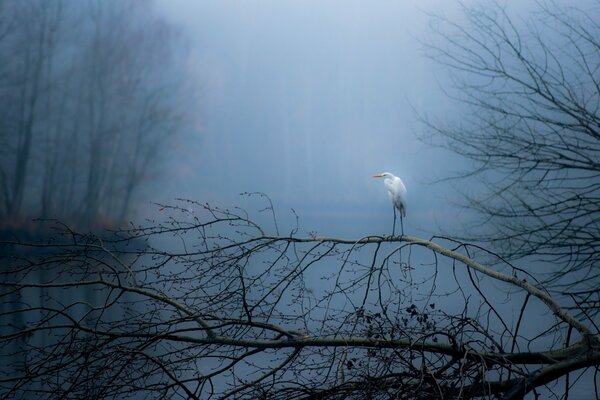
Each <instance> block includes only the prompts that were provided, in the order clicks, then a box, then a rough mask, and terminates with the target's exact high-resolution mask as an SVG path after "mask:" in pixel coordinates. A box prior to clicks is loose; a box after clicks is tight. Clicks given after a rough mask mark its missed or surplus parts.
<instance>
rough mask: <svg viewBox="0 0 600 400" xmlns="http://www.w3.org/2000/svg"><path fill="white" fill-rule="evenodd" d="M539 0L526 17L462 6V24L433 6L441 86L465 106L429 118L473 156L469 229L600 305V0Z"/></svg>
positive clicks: (466, 178)
mask: <svg viewBox="0 0 600 400" xmlns="http://www.w3.org/2000/svg"><path fill="white" fill-rule="evenodd" d="M539 6H540V7H539V9H538V10H537V11H536V12H534V13H533V14H531V15H530V17H529V18H526V19H523V20H521V19H517V18H514V17H511V16H510V13H509V11H507V10H506V9H505V8H504V7H502V6H500V5H498V4H490V3H486V4H485V5H477V6H474V7H472V8H465V10H464V11H465V16H466V19H465V21H463V22H461V23H460V24H459V23H454V22H452V21H449V20H447V19H444V18H439V17H435V18H434V24H433V26H434V28H435V29H436V30H437V33H438V34H439V35H443V38H442V39H441V40H439V41H431V42H430V43H429V45H428V46H429V47H428V48H429V50H430V55H431V56H432V57H434V58H435V59H436V60H439V61H440V62H441V63H442V64H443V65H445V66H447V67H448V69H449V70H450V71H451V73H452V77H453V78H454V83H455V87H454V89H455V90H454V91H452V90H451V89H448V90H449V92H450V93H452V96H453V98H455V99H456V100H458V101H459V102H461V103H462V105H463V106H464V107H465V109H466V110H465V112H464V113H461V114H460V115H459V116H458V118H457V120H455V121H451V122H449V123H448V122H447V121H446V122H445V123H439V122H438V121H433V120H427V119H425V123H426V124H427V125H428V126H429V128H431V130H433V131H434V132H436V133H438V134H439V135H438V136H437V139H439V138H441V139H442V142H441V144H442V145H443V146H444V147H447V148H449V149H451V150H452V151H454V152H456V153H458V154H460V155H462V156H464V157H466V158H467V159H469V160H472V161H473V169H472V170H470V171H467V172H466V173H465V174H464V175H462V179H463V180H462V181H461V185H462V187H463V189H464V187H468V188H470V190H469V191H466V190H463V193H464V194H465V196H466V200H467V201H466V204H467V207H468V208H470V209H472V210H474V211H476V212H477V213H478V215H480V216H481V218H480V219H479V221H477V223H475V224H473V226H469V228H468V232H469V235H468V237H465V239H466V240H477V241H479V242H484V243H487V245H488V246H491V247H490V248H494V249H495V250H496V251H497V252H498V253H499V254H501V255H502V256H503V257H505V258H507V259H510V260H523V259H527V260H528V262H532V261H534V262H535V261H541V263H540V264H538V265H542V267H541V268H543V269H544V270H545V272H546V273H547V276H546V278H545V281H546V284H547V285H548V286H547V287H548V288H549V289H552V290H556V291H557V293H563V294H566V295H568V296H570V297H571V298H572V300H573V301H574V303H575V304H576V306H577V307H578V306H579V305H584V308H587V309H589V310H590V311H593V312H596V310H597V306H598V300H599V294H600V292H599V287H600V286H599V285H598V282H599V281H600V280H599V279H600V275H599V273H600V272H599V270H598V268H597V265H598V263H599V262H600V240H599V238H600V225H599V224H598V221H599V220H600V202H599V201H598V200H599V196H600V113H599V109H600V23H599V21H600V20H599V19H598V18H597V16H598V15H599V13H600V4H599V3H598V2H597V1H591V2H584V3H577V5H575V4H574V3H573V5H569V6H561V5H558V4H556V3H554V2H551V1H549V2H542V3H541V4H539ZM578 7H579V8H578ZM437 139H436V140H434V142H435V143H438V144H440V142H439V141H438V140H437ZM476 178H479V180H478V181H476V180H475V179H476ZM475 182H479V183H480V184H481V186H480V187H481V189H480V190H478V185H477V184H475ZM465 183H466V185H465Z"/></svg>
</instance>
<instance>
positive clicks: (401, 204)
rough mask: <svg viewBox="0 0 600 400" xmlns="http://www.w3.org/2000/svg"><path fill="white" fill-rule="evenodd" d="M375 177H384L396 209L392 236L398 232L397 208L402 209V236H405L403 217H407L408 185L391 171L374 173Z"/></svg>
mask: <svg viewBox="0 0 600 400" xmlns="http://www.w3.org/2000/svg"><path fill="white" fill-rule="evenodd" d="M373 178H384V180H383V183H384V184H385V187H386V188H387V190H388V195H389V196H390V200H391V202H392V206H393V209H394V228H393V229H392V236H394V234H395V233H396V209H398V211H400V227H401V228H402V236H404V225H403V223H402V218H404V217H406V186H404V183H403V182H402V179H400V178H398V177H397V176H395V175H394V174H390V173H389V172H384V173H382V174H377V175H373Z"/></svg>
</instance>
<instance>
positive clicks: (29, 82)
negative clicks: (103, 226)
mask: <svg viewBox="0 0 600 400" xmlns="http://www.w3.org/2000/svg"><path fill="white" fill-rule="evenodd" d="M153 10H154V8H153V6H152V3H151V2H141V1H136V0H123V1H121V0H107V1H91V0H84V1H77V2H72V1H64V0H56V1H51V2H48V1H43V0H9V1H3V2H1V3H0V55H1V57H2V59H3V60H5V61H3V63H2V65H0V88H1V90H0V120H1V122H0V145H1V150H0V151H1V155H2V156H1V158H0V201H1V204H0V216H2V218H3V219H11V218H12V219H14V218H19V217H22V216H26V217H32V216H33V217H43V218H49V217H60V218H62V219H68V220H70V221H73V222H77V223H78V224H82V225H86V224H90V223H92V222H94V221H96V220H98V219H110V220H123V219H124V218H126V217H127V216H128V215H129V211H130V209H131V202H132V200H133V199H134V198H135V195H136V193H137V192H138V190H139V189H140V188H141V187H143V186H144V185H145V184H147V183H149V182H151V179H150V176H151V175H152V174H156V173H157V172H158V171H159V168H158V167H159V166H160V164H161V163H160V160H161V158H162V157H164V156H165V154H168V152H167V151H165V150H166V149H167V148H168V147H167V144H168V140H169V139H170V138H172V136H173V135H174V133H175V132H176V131H178V130H181V129H182V127H183V125H182V121H183V118H184V116H185V114H184V112H183V110H182V108H181V107H180V104H178V98H179V97H178V96H179V95H180V94H181V91H180V76H181V68H182V66H183V65H182V62H181V61H180V60H182V59H183V57H181V55H182V53H183V46H182V44H181V41H180V40H178V39H179V38H178V35H177V32H176V31H175V30H174V29H173V28H171V27H170V26H169V25H168V24H166V23H165V22H164V21H163V20H162V19H161V18H160V17H158V16H157V15H156V14H155V12H154V11H153ZM159 149H160V150H161V151H159Z"/></svg>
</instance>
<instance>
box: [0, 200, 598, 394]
mask: <svg viewBox="0 0 600 400" xmlns="http://www.w3.org/2000/svg"><path fill="white" fill-rule="evenodd" d="M162 209H163V212H165V220H166V222H164V223H155V224H151V225H149V226H144V227H142V226H136V227H133V228H132V229H130V230H128V231H118V232H114V234H113V235H108V234H105V235H103V237H97V236H91V235H79V234H77V233H75V232H73V231H71V230H69V229H67V228H66V227H62V228H61V227H60V226H58V227H56V226H55V227H54V229H56V231H55V232H56V233H55V235H54V238H53V240H52V241H51V242H47V243H26V242H16V241H13V242H8V241H5V242H3V243H2V252H0V253H1V254H3V255H4V256H3V257H2V259H1V260H0V264H1V265H3V269H2V274H3V275H2V279H0V281H1V282H2V284H1V286H0V304H2V305H3V309H2V313H1V314H0V316H1V319H2V321H6V323H4V324H3V327H2V331H1V336H0V349H1V350H0V352H1V356H2V359H3V360H5V361H4V362H3V366H2V367H1V368H0V371H1V374H0V391H1V392H0V393H1V396H3V397H4V398H15V399H25V398H32V397H34V398H39V397H43V398H94V399H115V398H119V399H120V398H136V399H137V398H149V399H150V398H185V399H189V398H198V399H200V398H202V399H206V398H248V399H256V398H268V399H291V398H293V399H329V398H331V399H337V398H357V399H360V398H369V399H378V398H381V399H388V398H401V399H429V398H485V399H491V398H499V397H501V398H504V399H519V398H522V397H523V395H524V394H525V393H529V392H532V391H534V392H536V391H539V390H541V388H542V387H543V386H544V385H556V381H557V380H558V379H560V378H561V377H565V376H567V375H568V374H569V373H575V372H577V373H579V372H581V371H586V370H587V369H589V368H592V369H593V370H596V371H597V368H598V366H599V365H600V342H599V339H600V337H599V335H598V334H599V332H598V330H597V328H596V326H595V325H594V323H593V322H592V321H590V320H588V319H585V318H578V317H577V316H576V315H575V314H573V313H571V312H569V311H568V310H566V309H564V308H563V307H561V305H560V304H559V303H558V302H557V301H556V300H555V299H553V298H552V297H551V296H550V295H549V294H548V292H547V291H546V290H545V289H544V287H543V286H542V285H541V284H539V283H538V282H537V281H536V280H535V278H534V277H532V276H530V275H528V274H527V273H525V272H524V271H522V270H521V269H519V268H517V267H515V266H512V265H510V264H509V263H507V262H502V265H500V262H498V263H496V266H494V267H491V266H489V265H485V264H483V263H481V262H479V261H477V259H478V258H490V257H494V255H493V254H491V253H487V252H485V251H483V250H482V249H481V248H479V247H477V246H470V245H468V244H465V243H460V242H456V241H453V240H450V239H445V238H440V237H432V238H430V239H429V240H425V239H419V238H416V237H412V236H403V237H382V236H367V237H362V238H357V239H341V238H329V237H319V236H315V235H308V236H300V235H299V229H298V228H297V227H294V228H293V229H291V231H290V233H289V234H288V235H282V236H281V235H277V234H275V235H272V234H270V233H268V231H267V229H266V228H264V227H262V226H260V225H259V224H258V223H257V222H255V221H253V220H251V219H250V217H249V216H248V214H247V213H246V212H244V211H243V210H240V209H238V210H237V211H235V212H233V211H228V210H223V209H218V208H213V207H210V206H208V205H201V204H196V203H192V202H186V203H184V204H182V206H181V207H167V206H163V207H162ZM267 211H273V209H272V206H268V207H267ZM257 216H258V217H259V218H261V219H264V220H265V221H270V220H271V217H270V216H266V217H265V215H262V214H259V215H257ZM273 216H274V212H273ZM280 228H283V227H281V226H280V227H278V228H272V229H273V230H276V231H278V230H280ZM283 229H284V228H283ZM499 261H500V260H499ZM83 293H85V294H86V296H87V297H83ZM502 293H504V294H506V293H508V296H509V297H510V299H511V300H512V301H507V300H506V299H505V298H504V297H503V296H502V295H501V294H502ZM515 304H516V307H515ZM540 315H544V316H543V317H540ZM575 381H577V380H575ZM572 383H573V382H571V383H569V382H567V385H566V387H567V390H568V388H569V387H570V386H571V385H572ZM555 389H556V387H555V386H551V387H550V389H549V390H550V391H553V390H555ZM597 396H598V393H596V397H597Z"/></svg>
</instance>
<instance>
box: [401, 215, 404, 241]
mask: <svg viewBox="0 0 600 400" xmlns="http://www.w3.org/2000/svg"><path fill="white" fill-rule="evenodd" d="M400 229H401V230H402V236H404V224H403V223H402V212H400Z"/></svg>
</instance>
